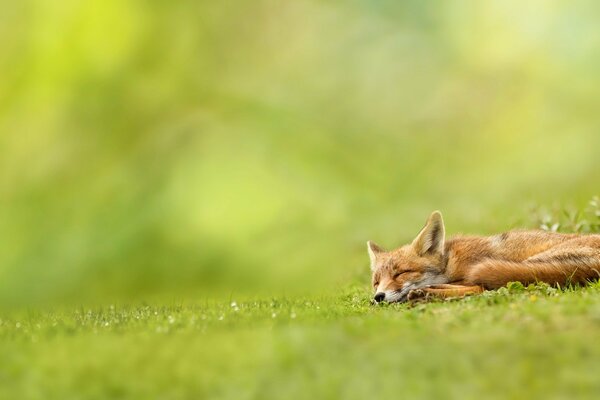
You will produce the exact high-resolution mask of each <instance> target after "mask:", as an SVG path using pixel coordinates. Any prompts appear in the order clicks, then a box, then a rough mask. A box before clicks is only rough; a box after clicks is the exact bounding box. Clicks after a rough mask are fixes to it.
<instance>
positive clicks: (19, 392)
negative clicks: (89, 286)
mask: <svg viewBox="0 0 600 400" xmlns="http://www.w3.org/2000/svg"><path fill="white" fill-rule="evenodd" d="M368 299H369V293H368V292H367V291H366V290H363V289H360V288H356V289H349V290H346V291H345V292H344V294H341V295H339V296H337V297H331V298H307V299H281V298H280V299H272V300H264V299H263V300H251V299H249V300H241V299H240V300H231V301H227V302H214V301H198V302H195V303H187V304H177V305H171V306H161V305H131V306H120V305H115V306H110V307H106V308H90V309H88V308H77V309H64V310H60V311H45V312H38V311H29V312H16V311H13V312H8V313H5V314H4V315H2V317H1V323H0V360H2V362H1V363H0V398H7V399H9V398H19V399H35V398H40V399H48V398H57V399H58V398H60V399H70V398H144V399H147V398H161V399H163V398H173V399H179V398H194V399H198V398H224V399H278V398H294V399H304V398H306V399H321V398H332V399H333V398H348V399H364V398H371V397H376V398H388V397H394V398H482V397H485V398H523V399H524V398H540V397H542V396H544V397H546V398H567V397H568V398H571V397H578V398H585V397H587V398H595V397H596V395H597V393H599V391H600V380H598V376H599V374H600V364H599V363H598V360H599V359H600V346H598V345H597V340H598V337H600V285H598V284H592V285H590V286H588V287H585V288H580V289H566V290H557V289H553V288H549V287H545V286H537V287H530V288H522V287H520V286H519V285H514V286H512V287H511V288H510V289H506V288H505V289H501V290H500V291H497V292H487V293H485V294H484V295H482V296H479V297H471V298H466V299H462V300H454V301H445V302H434V303H427V304H418V305H415V306H410V305H399V304H395V305H384V306H372V305H370V304H369V301H368Z"/></svg>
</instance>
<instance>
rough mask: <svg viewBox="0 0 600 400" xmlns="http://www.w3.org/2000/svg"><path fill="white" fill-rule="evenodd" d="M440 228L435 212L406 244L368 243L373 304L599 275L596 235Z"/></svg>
mask: <svg viewBox="0 0 600 400" xmlns="http://www.w3.org/2000/svg"><path fill="white" fill-rule="evenodd" d="M445 232H446V229H445V226H444V220H443V218H442V214H441V212H440V211H434V212H432V213H431V215H430V216H429V218H428V219H427V222H426V224H425V226H424V227H423V229H421V231H420V232H419V234H418V235H417V237H416V238H415V239H414V240H413V241H412V242H411V243H410V244H407V245H404V246H402V247H399V248H397V249H395V250H391V251H386V250H384V249H383V248H382V247H380V246H378V245H377V244H375V243H373V242H372V241H368V242H367V249H368V253H369V259H370V266H371V273H372V287H373V292H374V296H373V303H381V302H387V303H396V302H399V303H402V302H408V301H413V300H427V299H432V298H454V297H464V296H469V295H477V294H481V293H483V292H484V291H485V290H496V289H499V288H501V287H503V286H505V285H506V284H507V283H509V282H521V283H522V284H523V285H528V284H531V283H539V282H545V283H547V284H549V285H552V286H562V287H564V286H568V285H583V284H586V283H587V282H590V281H594V280H598V279H599V278H600V234H566V233H557V232H547V231H543V230H512V231H508V232H505V233H501V234H498V235H494V236H469V235H458V236H453V237H451V238H449V239H448V240H446V233H445Z"/></svg>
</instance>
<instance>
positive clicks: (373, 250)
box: [367, 240, 384, 270]
mask: <svg viewBox="0 0 600 400" xmlns="http://www.w3.org/2000/svg"><path fill="white" fill-rule="evenodd" d="M367 250H368V251H369V258H370V259H371V269H372V270H374V269H375V264H376V263H377V255H378V254H379V253H381V252H383V251H384V250H383V249H382V248H381V247H379V246H377V245H376V244H375V243H373V242H371V241H370V240H369V241H368V242H367Z"/></svg>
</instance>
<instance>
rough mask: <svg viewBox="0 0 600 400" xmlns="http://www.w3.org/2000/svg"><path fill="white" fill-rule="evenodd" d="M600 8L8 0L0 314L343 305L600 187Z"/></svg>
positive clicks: (0, 76) (0, 131)
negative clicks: (441, 226)
mask: <svg viewBox="0 0 600 400" xmlns="http://www.w3.org/2000/svg"><path fill="white" fill-rule="evenodd" d="M599 13H600V3H598V2H594V1H575V2H573V1H570V2H567V1H556V2H545V1H534V2H527V3H523V2H516V1H490V2H476V1H471V2H469V1H460V2H444V1H430V2H422V1H405V2H394V1H366V0H365V1H358V0H355V1H345V2H342V1H328V2H325V1H307V0H306V1H305V0H295V1H289V2H280V1H253V2H243V1H218V2H217V1H179V2H160V1H155V2H144V1H134V0H118V1H117V0H104V1H96V2H91V1H90V2H85V1H70V0H62V1H58V2H56V1H54V2H52V1H43V0H40V1H35V0H24V1H12V2H11V1H5V0H4V1H0V301H1V302H2V304H12V305H26V304H34V303H40V302H56V301H67V302H68V301H77V302H82V301H96V300H100V301H103V300H106V299H111V300H112V299H128V298H132V299H133V298H146V297H152V296H167V297H173V296H177V297H190V298H195V297H202V296H231V294H232V293H233V294H235V295H237V296H239V295H243V294H244V293H248V294H252V293H259V292H265V293H278V294H282V293H283V294H286V293H293V292H296V291H300V292H319V293H322V292H327V291H335V290H336V289H337V288H340V287H344V285H348V284H350V283H360V284H363V283H364V285H367V284H368V269H367V257H366V251H365V241H366V240H367V239H373V240H375V241H377V242H381V244H382V245H384V246H387V247H391V246H394V245H398V244H400V243H402V242H403V241H406V240H409V239H410V238H411V237H412V236H413V235H414V234H415V233H416V232H417V231H418V229H419V228H420V227H421V226H422V224H423V222H424V220H425V218H426V217H427V215H428V213H429V212H430V211H431V210H433V209H440V210H442V211H443V212H444V215H445V218H446V224H447V230H448V232H449V233H456V232H459V231H462V232H476V233H488V232H493V231H496V230H503V229H508V228H511V227H514V226H522V225H526V224H528V223H529V222H528V220H527V212H528V209H529V207H531V206H532V205H536V204H552V203H554V202H566V203H572V204H575V205H581V204H584V202H585V200H588V199H589V198H590V197H591V196H592V195H594V194H597V193H598V187H599V185H598V184H599V183H600V157H599V151H598V150H599V149H600V117H599V113H598V105H599V104H600V74H598V71H599V70H600V27H599V25H598V18H597V16H598V15H599Z"/></svg>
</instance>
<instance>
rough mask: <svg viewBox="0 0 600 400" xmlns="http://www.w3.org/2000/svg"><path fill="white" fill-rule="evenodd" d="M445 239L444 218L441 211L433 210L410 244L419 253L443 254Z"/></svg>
mask: <svg viewBox="0 0 600 400" xmlns="http://www.w3.org/2000/svg"><path fill="white" fill-rule="evenodd" d="M445 240H446V230H445V228H444V220H443V219H442V213H440V212H439V211H434V212H432V213H431V215H430V216H429V219H428V220H427V224H425V227H424V228H423V229H422V230H421V232H419V234H418V235H417V237H416V238H415V240H413V242H412V246H413V247H414V249H415V251H416V252H417V254H419V255H421V256H422V255H425V254H431V255H443V254H444V242H445Z"/></svg>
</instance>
